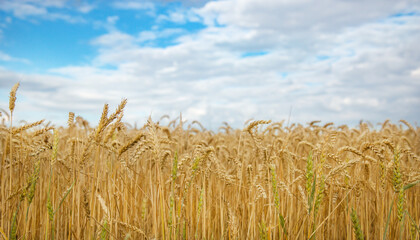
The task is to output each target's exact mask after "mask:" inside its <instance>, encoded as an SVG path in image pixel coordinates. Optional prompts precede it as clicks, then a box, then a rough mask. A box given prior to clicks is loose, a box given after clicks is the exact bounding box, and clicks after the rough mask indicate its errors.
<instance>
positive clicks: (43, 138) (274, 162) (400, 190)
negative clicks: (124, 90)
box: [0, 84, 420, 239]
mask: <svg viewBox="0 0 420 240" xmlns="http://www.w3.org/2000/svg"><path fill="white" fill-rule="evenodd" d="M18 87H19V84H16V85H14V87H13V88H12V91H11V93H10V99H9V100H10V101H9V111H8V112H7V111H4V110H2V115H4V116H5V118H4V119H6V120H7V121H6V120H5V121H3V122H2V123H0V149H1V152H0V155H1V156H2V159H1V165H0V216H1V217H0V233H1V234H0V236H1V237H0V239H3V238H4V239H23V238H24V239H53V238H55V239H191V238H197V239H258V238H260V239H315V238H318V239H363V238H365V239H385V238H386V239H418V238H419V237H420V230H419V223H420V208H419V206H420V202H419V199H420V198H419V196H420V184H419V182H420V171H419V170H418V169H420V161H419V155H420V134H419V133H420V128H419V127H417V126H413V125H411V124H410V123H408V122H407V121H404V120H401V122H400V123H397V124H393V123H391V122H390V121H388V120H387V121H385V122H384V123H383V124H382V127H381V128H380V129H379V130H375V129H373V128H372V126H370V125H369V124H367V123H360V124H359V125H358V126H356V127H354V128H351V127H348V126H345V125H342V126H338V127H336V126H335V125H334V124H333V123H326V124H320V125H317V123H319V121H313V122H310V123H309V124H307V125H306V126H303V125H301V124H291V125H290V126H288V127H284V126H283V122H271V121H265V120H259V121H253V122H250V123H248V124H247V126H246V127H245V128H244V129H242V130H241V129H234V128H232V127H231V126H229V125H228V124H227V123H224V124H223V126H222V127H221V128H219V131H217V132H214V131H211V130H208V129H206V128H205V127H204V126H202V125H201V123H199V122H197V121H194V122H192V123H191V124H188V122H186V121H185V120H183V119H182V116H180V117H179V118H177V119H174V120H171V119H169V120H168V122H169V124H167V125H162V124H161V123H160V122H161V121H160V122H153V121H152V120H151V119H149V120H148V122H147V123H146V124H145V125H144V126H142V127H140V128H136V127H131V126H130V125H127V124H126V123H124V122H123V115H124V107H125V105H126V104H127V100H126V99H123V100H122V101H121V103H120V104H119V106H118V107H117V109H116V110H115V111H114V112H113V113H111V114H109V109H110V106H108V105H107V104H105V105H104V108H103V111H102V114H101V116H98V119H99V122H98V125H97V126H96V127H91V126H90V125H89V123H88V122H87V121H86V120H84V119H83V118H82V117H80V116H77V117H75V113H72V112H71V113H69V116H68V122H67V126H66V127H58V126H51V125H49V124H48V123H45V121H43V120H41V121H38V122H33V123H28V124H23V125H21V126H19V125H17V126H13V124H12V123H13V122H12V121H13V118H12V116H13V112H14V111H15V102H16V92H17V89H18ZM6 116H10V118H6ZM163 118H169V117H168V116H164V117H162V118H161V120H162V119H163ZM196 127H197V128H196ZM352 226H353V227H352ZM5 236H7V238H6V237H5Z"/></svg>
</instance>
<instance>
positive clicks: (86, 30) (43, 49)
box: [0, 18, 105, 72]
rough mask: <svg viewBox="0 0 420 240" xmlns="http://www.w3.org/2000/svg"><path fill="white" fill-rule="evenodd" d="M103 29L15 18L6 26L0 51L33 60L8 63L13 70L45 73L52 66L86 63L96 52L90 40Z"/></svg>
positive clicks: (56, 21)
mask: <svg viewBox="0 0 420 240" xmlns="http://www.w3.org/2000/svg"><path fill="white" fill-rule="evenodd" d="M102 33H105V30H104V29H92V27H91V26H90V25H89V24H86V23H67V22H63V21H61V20H54V21H50V20H42V19H37V20H36V22H35V21H28V20H25V19H17V18H13V21H12V23H10V25H9V26H7V27H6V28H3V34H4V35H3V36H4V37H3V39H2V40H1V41H0V50H1V51H3V52H4V53H6V54H8V55H10V56H12V57H14V58H20V59H27V60H28V61H29V62H30V63H28V64H25V63H21V64H15V63H11V64H8V65H9V67H12V70H16V71H23V72H25V71H33V72H42V71H44V70H46V69H49V68H55V67H61V66H64V65H70V64H83V63H86V62H88V61H89V60H90V57H91V56H92V54H93V53H94V49H93V47H92V46H91V45H90V41H91V39H92V38H94V37H95V36H97V35H100V34H102Z"/></svg>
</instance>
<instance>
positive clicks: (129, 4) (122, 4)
mask: <svg viewBox="0 0 420 240" xmlns="http://www.w3.org/2000/svg"><path fill="white" fill-rule="evenodd" d="M112 6H113V7H114V8H118V9H128V10H153V9H154V7H155V6H154V4H153V3H151V2H139V1H115V2H113V3H112Z"/></svg>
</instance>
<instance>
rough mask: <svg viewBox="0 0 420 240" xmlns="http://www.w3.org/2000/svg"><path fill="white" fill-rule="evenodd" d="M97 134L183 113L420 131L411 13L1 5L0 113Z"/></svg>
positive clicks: (323, 0)
mask: <svg viewBox="0 0 420 240" xmlns="http://www.w3.org/2000/svg"><path fill="white" fill-rule="evenodd" d="M16 82H20V83H21V86H20V88H19V90H18V96H17V97H18V100H17V107H16V110H15V116H16V118H17V119H20V120H27V121H35V120H39V119H47V120H51V121H52V122H53V123H54V124H65V122H66V119H67V116H68V112H70V111H71V112H75V113H76V115H80V116H82V117H84V118H86V119H88V120H89V121H90V122H91V123H92V125H96V123H97V122H98V120H99V117H100V113H101V111H102V107H103V104H104V103H109V104H110V107H111V109H114V108H115V107H116V106H117V105H118V103H119V102H120V101H121V99H122V98H127V99H128V105H127V108H126V111H125V120H126V121H127V122H129V123H135V122H137V123H138V124H142V123H143V122H144V121H145V119H147V117H148V116H152V118H153V119H154V120H159V118H160V117H161V116H163V115H165V114H168V115H170V116H171V118H172V119H174V118H175V117H177V116H178V115H179V114H180V113H182V115H183V118H185V119H188V120H189V121H190V122H191V121H193V120H199V121H200V122H201V123H203V125H204V126H206V127H207V128H213V129H217V127H218V126H220V125H221V124H222V122H223V121H225V122H228V123H229V124H230V125H232V126H234V127H243V124H244V122H245V121H247V120H248V119H251V118H253V119H271V120H274V121H281V120H286V121H287V120H288V119H289V117H290V122H299V123H307V122H309V121H312V120H322V121H324V122H329V121H332V122H335V123H336V124H349V125H354V124H357V123H358V122H359V121H360V120H361V119H363V120H366V121H370V122H372V123H374V124H376V123H378V122H383V121H384V120H386V119H390V120H392V121H393V122H397V121H398V120H400V119H405V120H408V121H409V122H411V123H412V124H416V123H418V120H419V119H420V1H419V0H398V1H395V0H370V1H361V0H354V1H345V0H334V1H332V0H318V1H309V0H220V1H204V0H184V1H168V0H166V1H165V0H160V1H157V0H154V1H146V0H139V1H105V0H103V1H84V0H73V1H66V0H0V108H3V109H6V110H7V109H8V95H9V91H10V88H11V87H12V86H13V84H15V83H16Z"/></svg>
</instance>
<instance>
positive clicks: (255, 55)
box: [241, 51, 269, 58]
mask: <svg viewBox="0 0 420 240" xmlns="http://www.w3.org/2000/svg"><path fill="white" fill-rule="evenodd" d="M268 53H269V52H268V51H257V52H244V53H242V54H241V58H247V57H258V56H264V55H267V54H268Z"/></svg>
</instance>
